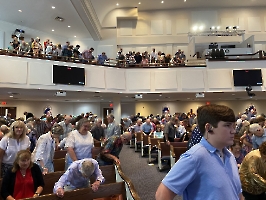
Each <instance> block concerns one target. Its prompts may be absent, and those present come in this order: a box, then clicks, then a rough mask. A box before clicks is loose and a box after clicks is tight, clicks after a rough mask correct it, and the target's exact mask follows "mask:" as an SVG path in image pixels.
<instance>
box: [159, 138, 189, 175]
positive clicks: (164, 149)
mask: <svg viewBox="0 0 266 200" xmlns="http://www.w3.org/2000/svg"><path fill="white" fill-rule="evenodd" d="M170 144H171V145H173V146H174V147H184V148H185V149H186V148H187V142H171V143H170ZM170 160H171V152H170V145H167V144H166V143H165V142H160V143H158V168H159V170H160V171H162V170H164V169H165V168H164V166H163V161H167V162H168V163H169V167H171V161H170Z"/></svg>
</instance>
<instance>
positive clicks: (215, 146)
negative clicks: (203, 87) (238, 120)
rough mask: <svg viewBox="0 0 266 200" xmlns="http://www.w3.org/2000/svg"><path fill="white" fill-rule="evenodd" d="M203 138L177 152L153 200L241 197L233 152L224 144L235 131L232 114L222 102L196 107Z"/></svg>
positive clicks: (230, 141) (230, 142) (220, 199)
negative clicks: (185, 150)
mask: <svg viewBox="0 0 266 200" xmlns="http://www.w3.org/2000/svg"><path fill="white" fill-rule="evenodd" d="M197 112H198V124H199V128H200V131H201V132H202V133H204V134H203V138H202V139H201V141H200V143H198V144H196V145H194V146H193V147H192V148H191V149H189V150H188V151H187V152H186V153H184V154H183V155H181V156H180V159H179V160H178V161H177V162H176V164H175V165H174V167H173V168H172V169H171V170H170V172H169V173H168V174H167V175H166V177H165V178H164V179H163V181H162V183H161V184H160V186H159V187H158V189H157V192H156V200H169V199H173V198H174V197H175V196H176V195H177V194H178V195H180V196H183V200H192V199H193V200H203V199H204V200H214V199H215V200H225V199H226V200H237V199H241V200H243V196H242V193H241V192H242V190H241V183H240V178H239V173H238V168H237V164H236V161H235V158H234V156H233V155H232V154H231V153H230V152H229V150H228V149H227V148H226V147H227V146H231V145H232V144H233V141H234V135H235V115H234V112H233V110H232V109H230V108H228V107H226V106H222V105H213V104H211V105H205V106H201V107H199V109H198V111H197Z"/></svg>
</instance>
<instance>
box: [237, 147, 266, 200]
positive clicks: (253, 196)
mask: <svg viewBox="0 0 266 200" xmlns="http://www.w3.org/2000/svg"><path fill="white" fill-rule="evenodd" d="M265 162H266V142H263V143H262V144H261V145H260V147H259V149H256V150H253V151H251V152H250V153H248V154H247V155H246V156H245V158H244V160H243V162H242V164H241V167H240V170H239V174H240V180H241V184H242V189H243V192H242V193H243V195H244V197H245V200H265V199H266V195H265V188H266V173H265V171H266V165H265Z"/></svg>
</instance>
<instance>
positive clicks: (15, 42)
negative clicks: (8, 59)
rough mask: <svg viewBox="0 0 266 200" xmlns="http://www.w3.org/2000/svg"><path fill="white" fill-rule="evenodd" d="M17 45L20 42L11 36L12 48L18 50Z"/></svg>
mask: <svg viewBox="0 0 266 200" xmlns="http://www.w3.org/2000/svg"><path fill="white" fill-rule="evenodd" d="M19 46H20V42H19V41H18V38H17V37H14V38H13V48H14V50H15V51H18V50H19Z"/></svg>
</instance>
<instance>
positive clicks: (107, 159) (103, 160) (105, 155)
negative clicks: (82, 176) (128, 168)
mask: <svg viewBox="0 0 266 200" xmlns="http://www.w3.org/2000/svg"><path fill="white" fill-rule="evenodd" d="M130 140H131V133H130V132H125V133H123V134H122V135H113V136H111V137H110V138H108V139H107V140H106V141H105V143H104V145H103V150H102V151H101V153H100V154H99V155H98V156H97V161H98V163H99V165H100V166H101V165H112V164H113V163H114V162H116V163H117V164H120V160H119V154H120V151H121V150H122V147H123V144H127V143H128V142H129V141H130Z"/></svg>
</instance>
